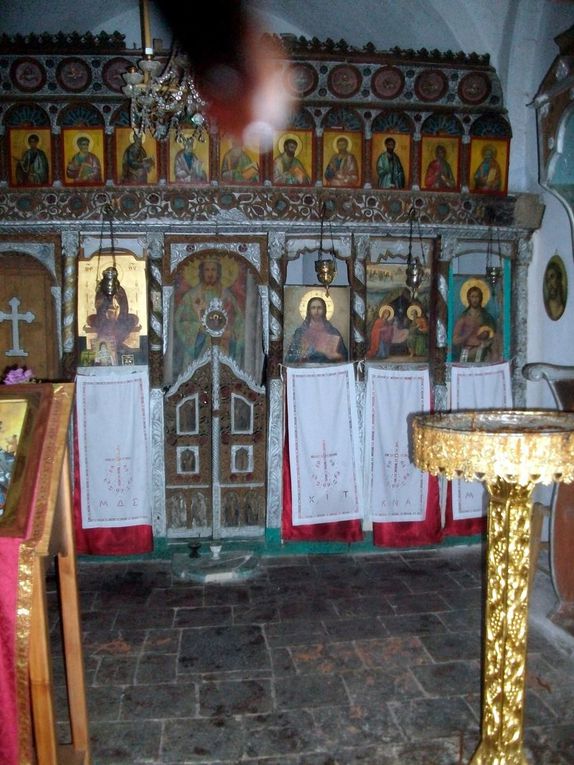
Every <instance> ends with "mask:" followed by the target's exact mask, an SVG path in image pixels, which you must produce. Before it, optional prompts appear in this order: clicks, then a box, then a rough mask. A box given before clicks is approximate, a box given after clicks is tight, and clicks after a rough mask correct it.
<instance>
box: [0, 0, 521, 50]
mask: <svg viewBox="0 0 574 765" xmlns="http://www.w3.org/2000/svg"><path fill="white" fill-rule="evenodd" d="M148 1H149V4H150V7H151V8H152V36H153V37H155V38H160V39H162V40H163V41H164V42H165V43H166V45H169V42H170V31H169V29H168V28H167V26H166V25H165V23H164V22H163V21H162V19H161V16H160V13H158V12H157V10H156V9H155V8H154V7H153V3H154V0H148ZM155 2H156V3H157V7H158V8H161V6H162V5H163V6H165V5H166V4H167V2H166V0H155ZM509 2H511V0H481V1H479V0H471V1H470V2H461V0H416V2H414V1H411V0H409V1H408V2H397V1H396V0H354V2H351V0H304V2H301V1H297V0H245V5H246V7H248V8H250V9H251V10H252V11H253V12H254V15H255V17H256V18H257V20H258V21H259V22H260V24H261V26H262V27H263V28H264V29H266V30H268V31H271V32H277V33H290V34H294V35H296V36H303V37H308V38H312V37H317V38H318V39H321V40H324V39H327V38H331V39H333V40H335V41H339V40H341V39H344V40H346V42H348V43H349V44H350V45H353V46H356V47H362V46H363V45H365V44H367V43H369V42H371V43H373V44H374V45H375V47H377V48H379V49H381V50H388V49H390V48H394V47H400V48H405V49H409V48H413V49H419V48H428V49H435V48H436V49H439V50H453V51H460V50H462V51H464V52H465V53H470V52H477V53H488V52H492V50H489V48H492V40H490V44H489V37H488V35H487V34H485V31H486V30H488V29H492V27H491V26H490V24H489V23H488V22H490V21H491V18H490V17H491V16H492V21H493V22H494V28H495V29H501V28H502V23H503V19H504V16H505V11H506V8H507V6H508V4H509ZM210 5H213V4H210V3H207V4H205V5H202V9H201V14H199V13H198V18H197V19H196V20H193V19H190V24H192V25H193V26H195V27H197V32H198V34H201V27H202V26H203V25H204V24H207V23H209V14H210ZM215 5H216V6H217V3H216V4H215ZM495 10H496V13H494V11H495ZM186 13H189V11H184V12H182V20H183V19H184V18H185V14H186ZM214 13H215V11H214ZM217 14H218V15H217V18H215V17H214V20H213V23H216V24H221V23H222V22H223V19H221V17H220V11H217ZM0 31H1V32H6V33H7V34H16V33H21V34H26V33H31V32H32V33H36V34H40V33H42V32H48V33H51V34H54V33H56V32H60V31H62V32H87V31H89V32H92V33H98V32H100V31H106V32H110V33H111V32H115V31H118V32H121V33H122V34H125V35H126V45H127V47H134V46H136V47H139V46H140V45H141V33H140V29H139V1H138V0H98V2H96V3H94V2H87V0H78V2H74V3H71V2H69V0H51V2H50V3H49V4H46V3H45V2H44V0H4V1H3V2H2V13H1V14H0Z"/></svg>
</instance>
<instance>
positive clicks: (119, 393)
mask: <svg viewBox="0 0 574 765" xmlns="http://www.w3.org/2000/svg"><path fill="white" fill-rule="evenodd" d="M76 414H77V427H78V454H79V468H80V485H81V508H82V525H83V527H84V528H85V529H96V528H111V527H118V526H137V525H140V524H150V523H151V509H150V476H151V470H150V435H149V391H148V380H147V374H146V373H145V372H143V371H142V372H139V371H134V372H133V373H131V374H129V375H125V374H123V375H121V376H120V375H118V374H114V373H110V374H99V375H97V376H88V375H86V376H82V375H79V376H78V378H77V385H76Z"/></svg>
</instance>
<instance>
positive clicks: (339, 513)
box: [285, 364, 363, 526]
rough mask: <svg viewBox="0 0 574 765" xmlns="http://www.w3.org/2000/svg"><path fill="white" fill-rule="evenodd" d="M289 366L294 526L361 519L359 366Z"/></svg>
mask: <svg viewBox="0 0 574 765" xmlns="http://www.w3.org/2000/svg"><path fill="white" fill-rule="evenodd" d="M285 369H286V384H287V422H288V428H289V462H290V467H291V490H292V523H293V525H294V526H301V525H303V524H308V523H309V524H311V523H332V522H334V521H347V520H352V519H356V518H361V517H362V513H363V503H362V485H361V482H362V478H361V476H362V469H361V464H360V456H359V428H358V418H357V394H356V384H355V371H354V368H353V365H352V364H338V365H336V366H329V367H323V368H319V367H312V368H311V367H308V368H297V369H295V368H292V367H286V368H285Z"/></svg>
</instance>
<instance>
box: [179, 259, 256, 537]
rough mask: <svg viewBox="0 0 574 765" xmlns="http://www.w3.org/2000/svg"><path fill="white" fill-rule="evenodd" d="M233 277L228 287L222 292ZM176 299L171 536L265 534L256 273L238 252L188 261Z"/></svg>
mask: <svg viewBox="0 0 574 765" xmlns="http://www.w3.org/2000/svg"><path fill="white" fill-rule="evenodd" d="M193 268H195V269H196V270H195V272H194V274H193V273H192V269H193ZM190 273H192V276H191V277H190ZM226 274H227V283H224V284H223V285H220V284H218V282H219V280H220V279H221V278H222V275H223V278H225V277H226ZM232 277H233V278H232ZM174 294H175V296H176V298H175V299H174V306H173V311H172V333H173V335H174V351H173V357H172V362H173V368H174V377H176V381H175V383H174V384H173V385H172V386H171V387H170V388H169V389H168V391H167V393H166V398H165V408H164V416H165V464H166V468H165V470H166V521H167V524H166V525H167V535H168V537H171V538H176V537H196V538H197V537H200V538H201V537H205V538H208V537H212V538H214V539H219V538H226V537H227V538H229V537H234V536H241V537H245V536H258V535H262V534H263V533H264V530H265V508H266V481H265V478H266V437H265V434H266V391H265V388H264V387H262V386H260V385H259V384H258V381H257V378H258V377H259V376H260V370H261V362H262V359H257V353H258V352H260V351H261V349H262V337H261V335H262V326H261V310H260V301H259V287H258V279H257V276H256V272H255V270H254V269H252V268H251V266H250V265H249V263H246V262H245V260H244V259H243V260H242V259H240V258H237V257H234V256H233V255H231V254H225V255H222V254H221V253H218V254H217V258H215V257H214V256H213V255H209V254H208V255H206V257H205V258H203V260H201V259H200V260H199V263H198V262H197V260H196V261H193V260H192V262H191V264H190V261H189V260H188V259H185V260H183V261H182V263H181V264H180V266H179V268H178V269H177V270H176V272H175V276H174Z"/></svg>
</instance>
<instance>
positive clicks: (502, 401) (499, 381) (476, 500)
mask: <svg viewBox="0 0 574 765" xmlns="http://www.w3.org/2000/svg"><path fill="white" fill-rule="evenodd" d="M450 385H451V409H452V410H455V409H510V408H512V387H511V384H510V364H509V363H508V362H507V361H505V362H503V363H502V364H488V365H485V366H482V365H481V366H464V365H460V366H459V365H457V364H453V366H452V368H451V376H450ZM485 513H486V492H485V490H484V486H483V484H482V483H481V482H480V481H453V482H452V517H453V519H454V520H455V521H457V520H462V519H464V518H479V517H481V516H483V515H484V514H485Z"/></svg>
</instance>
